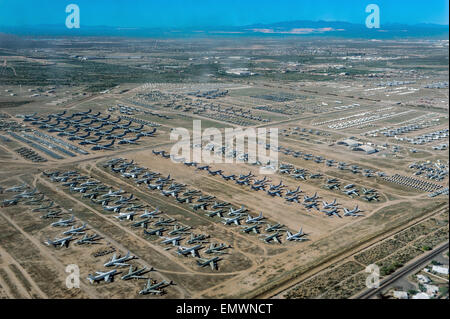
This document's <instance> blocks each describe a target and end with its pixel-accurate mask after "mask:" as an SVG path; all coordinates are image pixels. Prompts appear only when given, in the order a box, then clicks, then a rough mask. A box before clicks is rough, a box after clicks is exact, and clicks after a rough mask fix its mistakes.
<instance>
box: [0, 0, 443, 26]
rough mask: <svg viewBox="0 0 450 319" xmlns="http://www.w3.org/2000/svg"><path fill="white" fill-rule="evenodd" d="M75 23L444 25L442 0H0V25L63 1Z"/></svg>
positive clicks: (31, 21)
mask: <svg viewBox="0 0 450 319" xmlns="http://www.w3.org/2000/svg"><path fill="white" fill-rule="evenodd" d="M71 3H74V4H77V5H78V6H79V7H80V21H81V25H89V26H98V25H106V26H120V27H191V26H193V27H200V26H238V25H247V24H253V23H270V22H280V21H292V20H334V21H347V22H353V23H364V21H365V19H366V16H367V15H368V14H367V13H366V12H365V7H366V6H367V5H368V4H371V3H374V4H377V5H378V6H379V7H380V20H381V24H383V23H406V24H416V23H438V24H446V25H448V10H449V8H448V0H367V1H363V0H271V1H269V0H69V1H65V0H0V25H2V26H18V25H37V24H61V25H64V23H65V19H66V16H67V13H66V12H65V8H66V6H67V5H68V4H71Z"/></svg>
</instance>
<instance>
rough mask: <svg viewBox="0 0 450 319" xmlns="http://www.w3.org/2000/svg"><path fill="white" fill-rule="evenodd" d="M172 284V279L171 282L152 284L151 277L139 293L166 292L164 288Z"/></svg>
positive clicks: (159, 293) (158, 293)
mask: <svg viewBox="0 0 450 319" xmlns="http://www.w3.org/2000/svg"><path fill="white" fill-rule="evenodd" d="M170 284H172V281H171V282H167V281H161V282H159V283H154V284H152V282H151V280H150V279H149V280H148V281H147V285H145V286H144V289H142V290H141V291H139V294H140V295H147V294H153V295H161V294H163V293H164V291H163V290H162V288H163V287H165V286H167V285H170Z"/></svg>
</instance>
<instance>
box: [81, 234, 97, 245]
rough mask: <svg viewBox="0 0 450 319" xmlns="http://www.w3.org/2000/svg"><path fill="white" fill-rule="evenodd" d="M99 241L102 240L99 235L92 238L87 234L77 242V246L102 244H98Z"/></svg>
mask: <svg viewBox="0 0 450 319" xmlns="http://www.w3.org/2000/svg"><path fill="white" fill-rule="evenodd" d="M99 239H100V236H99V235H97V234H94V235H92V236H88V234H85V235H84V236H83V237H82V238H81V239H79V240H77V241H76V242H75V244H78V245H84V244H87V245H90V244H100V243H99V242H97V240H99Z"/></svg>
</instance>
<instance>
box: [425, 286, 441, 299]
mask: <svg viewBox="0 0 450 319" xmlns="http://www.w3.org/2000/svg"><path fill="white" fill-rule="evenodd" d="M423 286H424V287H425V289H426V290H427V291H426V293H427V295H428V296H430V297H434V296H436V295H437V294H438V293H439V287H438V286H435V285H427V284H425V285H423Z"/></svg>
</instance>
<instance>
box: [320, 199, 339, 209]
mask: <svg viewBox="0 0 450 319" xmlns="http://www.w3.org/2000/svg"><path fill="white" fill-rule="evenodd" d="M336 205H339V204H338V203H337V202H336V198H335V199H334V200H333V201H332V202H331V203H327V202H325V201H322V208H323V209H329V208H333V207H335V206H336Z"/></svg>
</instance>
